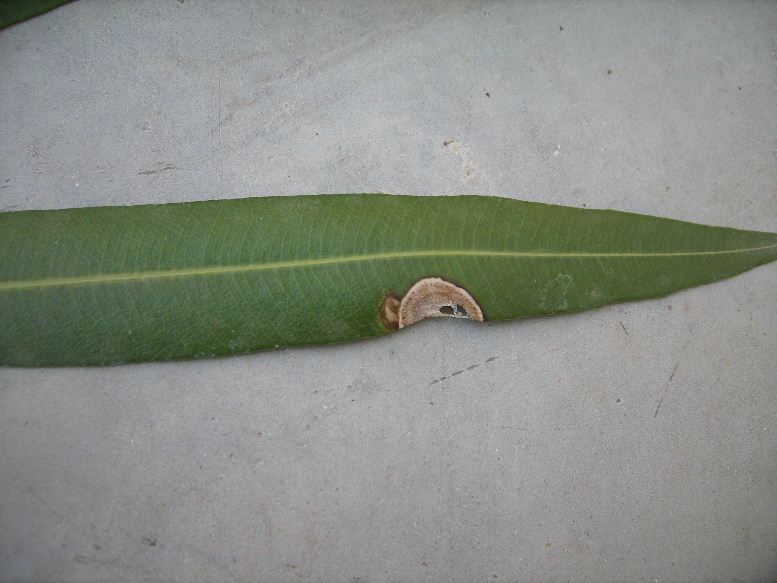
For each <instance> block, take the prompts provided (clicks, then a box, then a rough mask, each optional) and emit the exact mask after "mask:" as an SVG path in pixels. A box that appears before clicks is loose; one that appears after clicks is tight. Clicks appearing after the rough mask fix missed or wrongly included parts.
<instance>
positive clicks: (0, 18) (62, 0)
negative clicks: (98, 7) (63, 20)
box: [0, 0, 71, 29]
mask: <svg viewBox="0 0 777 583" xmlns="http://www.w3.org/2000/svg"><path fill="white" fill-rule="evenodd" d="M70 1H71V0H0V29H3V28H5V27H6V26H11V25H12V24H16V23H17V22H22V21H23V20H27V19H28V18H32V17H33V16H37V15H39V14H43V13H44V12H48V11H49V10H53V9H54V8H56V7H57V6H61V5H62V4H67V3H68V2H70Z"/></svg>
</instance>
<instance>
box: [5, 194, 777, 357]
mask: <svg viewBox="0 0 777 583" xmlns="http://www.w3.org/2000/svg"><path fill="white" fill-rule="evenodd" d="M0 249H2V254H0V364H3V365H10V366H62V365H100V364H114V363H122V362H134V361H143V360H166V359H182V358H198V357H207V356H216V355H225V354H232V353H239V352H251V351H255V350H261V349H268V348H275V347H278V346H292V345H305V344H324V343H332V342H343V341H348V340H354V339H358V338H365V337H369V336H376V335H380V334H384V333H386V332H389V331H391V330H393V329H395V328H397V327H401V326H402V325H406V324H409V323H412V322H413V321H416V320H418V319H420V318H422V317H427V316H432V315H452V316H459V317H471V318H473V319H486V320H504V319H511V318H522V317H526V316H533V315H538V314H553V313H557V312H567V311H572V310H580V309H584V308H590V307H593V306H601V305H603V304H608V303H612V302H619V301H626V300H637V299H643V298H649V297H655V296H661V295H665V294H668V293H671V292H673V291H676V290H680V289H684V288H688V287H691V286H695V285H699V284H703V283H707V282H711V281H715V280H719V279H723V278H726V277H730V276H732V275H735V274H737V273H740V272H742V271H745V270H748V269H751V268H753V267H755V266H757V265H761V264H764V263H768V262H770V261H774V260H775V259H777V234H774V233H763V232H755V231H741V230H736V229H729V228H722V227H709V226H704V225H697V224H693V223H687V222H682V221H676V220H671V219H661V218H656V217H649V216H645V215H637V214H631V213H623V212H616V211H608V210H590V209H576V208H569V207H561V206H554V205H546V204H539V203H530V202H521V201H516V200H511V199H505V198H495V197H482V196H458V197H411V196H390V195H381V194H348V195H318V196H294V197H266V198H247V199H237V200H224V201H206V202H194V203H179V204H166V205H145V206H133V207H96V208H82V209H67V210H54V211H22V212H11V213H2V214H0ZM419 282H420V283H419Z"/></svg>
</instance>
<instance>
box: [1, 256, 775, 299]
mask: <svg viewBox="0 0 777 583" xmlns="http://www.w3.org/2000/svg"><path fill="white" fill-rule="evenodd" d="M775 248H777V245H765V246H763V247H749V248H745V249H725V250H720V251H678V252H672V253H661V252H659V253H640V252H627V253H598V252H583V253H576V252H543V251H537V252H535V251H489V250H471V249H465V250H456V249H447V250H422V251H393V252H387V253H373V254H361V255H344V256H339V257H320V258H316V259H293V260H289V261H269V262H266V263H246V264H243V265H212V266H206V267H188V268H185V269H169V270H158V271H135V272H126V273H104V274H94V275H78V276H72V277H52V278H44V279H31V280H20V281H2V282H0V291H11V290H21V289H41V288H47V287H58V286H69V285H97V284H107V283H119V282H126V281H146V280H153V279H166V278H175V277H192V276H204V275H219V274H235V273H246V272H251V271H265V270H271V269H295V268H299V267H316V266H323V265H336V264H340V263H358V262H360V261H383V260H389V259H408V258H416V257H462V256H464V257H493V258H513V259H539V258H553V259H590V258H596V259H598V258H625V257H690V256H703V255H727V254H736V253H750V252H753V251H764V250H766V249H775Z"/></svg>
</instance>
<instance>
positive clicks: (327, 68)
mask: <svg viewBox="0 0 777 583" xmlns="http://www.w3.org/2000/svg"><path fill="white" fill-rule="evenodd" d="M776 52H777V4H775V3H745V2H734V3H730V4H725V3H685V4H684V3H661V4H658V3H644V4H629V3H617V4H616V3H608V4H605V3H582V4H575V3H568V2H565V3H558V4H556V3H546V2H543V3H500V2H483V3H465V2H438V3H435V2H430V3H421V4H416V3H404V2H386V3H378V2H369V1H364V2H359V3H346V2H327V3H325V2H313V1H311V2H307V3H305V2H285V1H278V2H277V3H262V4H256V3H253V2H248V1H245V2H205V1H204V0H203V1H201V2H200V1H194V0H192V1H188V0H187V1H181V0H165V1H155V0H150V1H145V2H138V1H136V2H109V1H99V2H98V1H91V2H90V1H80V2H76V3H75V4H72V5H68V6H65V7H63V8H61V9H58V10H56V11H54V12H52V13H49V14H47V15H44V16H43V17H40V18H38V19H35V20H32V21H29V22H26V23H24V24H21V25H19V26H15V27H12V28H10V29H7V30H5V31H3V32H0V116H2V118H1V119H2V132H0V183H1V184H0V186H2V189H0V207H1V208H2V209H4V210H18V209H34V208H60V207H71V206H84V205H101V204H136V203H150V202H171V201H183V200H200V199H209V198H229V197H236V196H249V195H254V196H262V195H270V194H300V193H314V192H357V191H358V192H365V191H366V192H371V191H385V192H392V193H408V194H419V195H425V194H451V195H453V194H461V193H481V194H493V195H503V196H510V197H515V198H521V199H528V200H538V201H547V202H554V203H561V204H569V205H576V206H583V205H586V206H588V207H604V208H614V209H620V210H627V211H637V212H644V213H649V214H655V215H661V216H669V217H675V218H680V219H687V220H692V221H698V222H703V223H711V224H717V225H729V226H734V227H741V228H750V229H761V230H769V231H777V90H776V89H777V56H776ZM444 142H449V143H448V144H447V145H444ZM776 284H777V265H774V264H772V265H769V266H765V267H761V268H758V269H756V270H754V271H751V272H749V273H746V274H744V275H741V276H739V277H737V278H734V279H731V280H728V281H725V282H721V283H717V284H713V285H708V286H705V287H701V288H697V289H693V290H690V291H687V292H684V293H679V294H676V295H673V296H671V297H667V298H664V299H659V300H654V301H646V302H642V303H634V304H623V305H617V306H612V307H608V308H605V309H599V310H593V311H588V312H583V313H578V314H574V315H568V316H557V317H553V318H537V319H531V320H526V321H517V322H509V323H503V324H499V325H494V324H485V325H477V324H474V323H469V322H460V321H453V320H450V321H433V322H423V323H421V324H420V325H417V326H413V327H412V328H410V329H407V330H406V331H403V332H402V333H397V334H395V335H390V336H388V337H385V338H382V339H379V340H372V341H365V342H359V343H354V344H349V345H342V346H334V347H320V348H305V349H291V350H280V351H277V352H272V353H261V354H255V355H249V356H241V357H234V358H226V359H220V360H206V361H198V362H175V363H166V364H142V365H131V366H119V367H113V368H94V369H49V370H44V369H40V370H20V369H4V370H0V578H2V580H5V581H33V580H34V581H41V580H57V581H107V580H111V581H113V580H123V581H131V580H132V581H163V580H166V581H170V580H178V581H341V582H349V583H356V582H359V583H367V582H375V581H497V582H499V581H685V580H695V581H774V580H776V579H777V504H775V500H777V427H776V425H775V418H777V417H776V415H777V380H776V379H777V359H776V358H775V354H777V285H776ZM475 365H477V366H475ZM473 366H475V368H472V367H473ZM458 371H464V372H462V373H461V374H455V373H457V372H458Z"/></svg>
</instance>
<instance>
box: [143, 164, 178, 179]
mask: <svg viewBox="0 0 777 583" xmlns="http://www.w3.org/2000/svg"><path fill="white" fill-rule="evenodd" d="M166 170H178V166H175V165H173V164H168V165H167V166H164V167H162V168H156V169H154V170H142V171H140V172H138V176H148V175H150V174H159V173H160V172H164V171H166Z"/></svg>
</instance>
